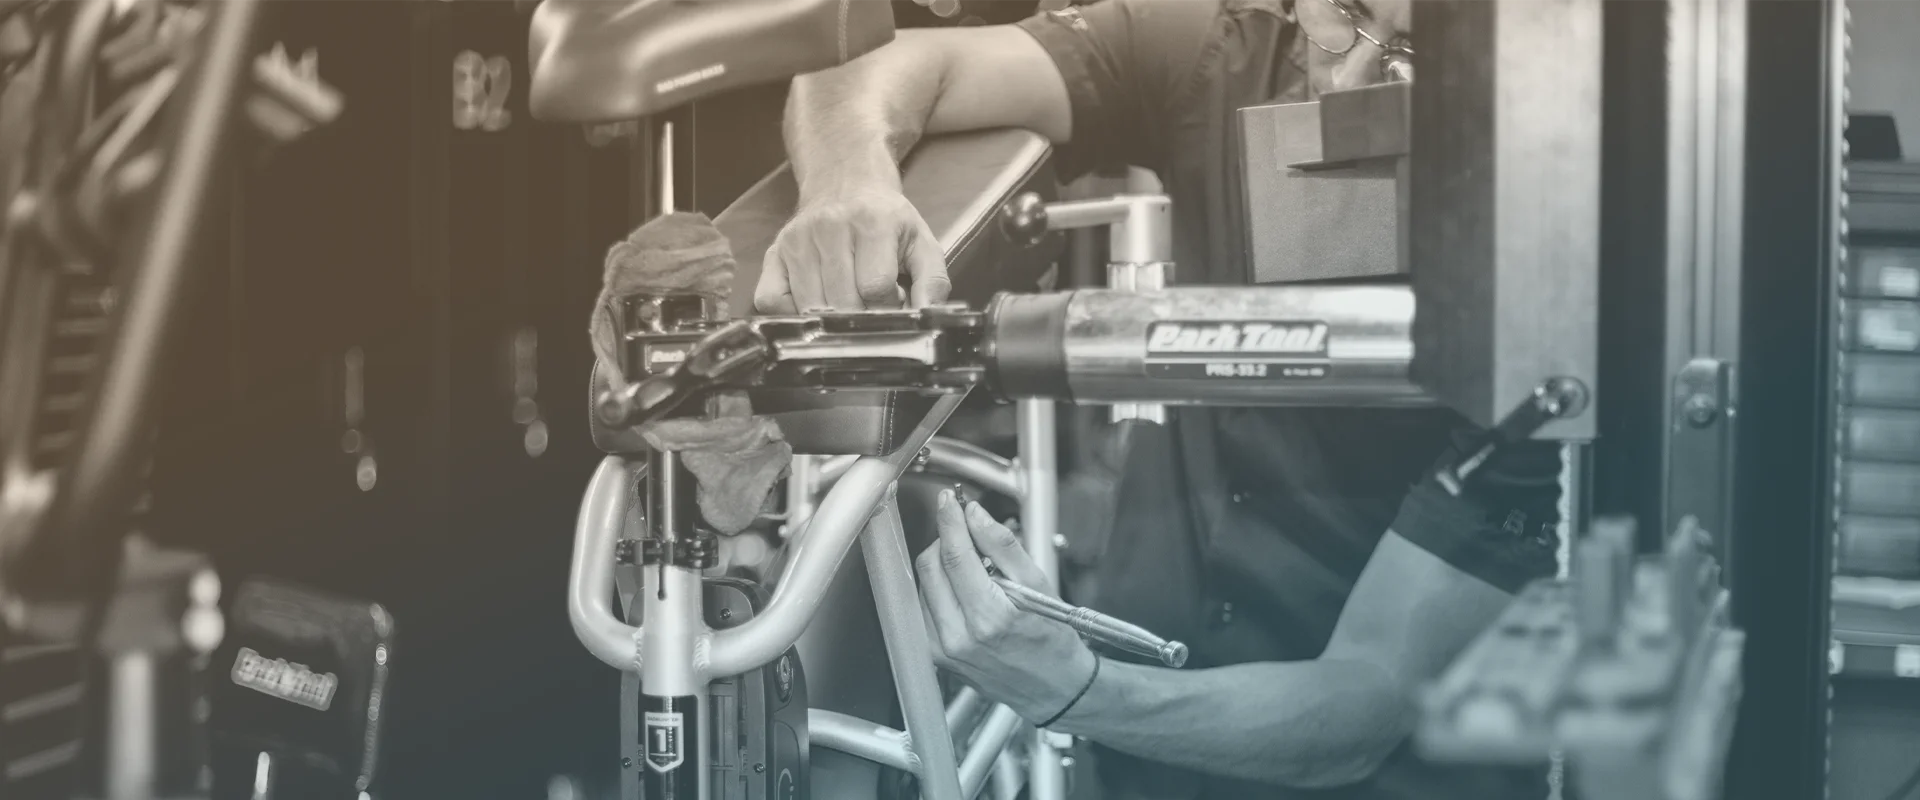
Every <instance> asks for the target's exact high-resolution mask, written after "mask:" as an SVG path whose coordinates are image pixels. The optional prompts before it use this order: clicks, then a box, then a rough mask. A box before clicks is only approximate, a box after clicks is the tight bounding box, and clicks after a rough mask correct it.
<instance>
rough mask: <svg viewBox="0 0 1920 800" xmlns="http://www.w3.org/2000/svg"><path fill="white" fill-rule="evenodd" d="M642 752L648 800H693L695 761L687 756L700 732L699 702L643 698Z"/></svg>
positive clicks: (695, 781) (683, 699) (691, 699)
mask: <svg viewBox="0 0 1920 800" xmlns="http://www.w3.org/2000/svg"><path fill="white" fill-rule="evenodd" d="M640 711H641V714H640V718H641V729H640V736H641V750H642V752H643V754H644V755H645V761H646V764H647V770H646V780H645V782H644V788H645V793H646V797H648V798H649V800H652V799H653V798H658V799H659V800H693V799H694V798H695V797H696V796H697V795H698V791H699V787H698V779H697V769H696V767H697V759H695V758H694V755H695V754H694V753H692V752H690V751H691V748H692V747H694V745H695V743H694V741H693V738H694V732H695V731H697V730H699V720H700V710H699V705H698V701H697V700H696V699H695V698H693V697H691V696H688V697H654V696H652V695H646V696H643V697H642V699H641V706H640Z"/></svg>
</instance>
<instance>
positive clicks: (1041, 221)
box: [1000, 192, 1047, 247]
mask: <svg viewBox="0 0 1920 800" xmlns="http://www.w3.org/2000/svg"><path fill="white" fill-rule="evenodd" d="M1000 229H1001V230H1002V231H1004V232H1005V233H1006V235H1007V238H1008V239H1009V240H1011V241H1013V242H1014V243H1015V244H1018V245H1020V246H1021V247H1032V246H1034V245H1036V244H1039V243H1040V240H1042V239H1045V238H1046V237H1047V204H1046V202H1045V201H1043V200H1041V199H1040V195H1037V194H1034V193H1033V192H1026V193H1024V194H1021V195H1020V196H1018V197H1015V198H1013V199H1012V200H1010V201H1008V202H1007V204H1006V205H1005V206H1002V207H1001V209H1000Z"/></svg>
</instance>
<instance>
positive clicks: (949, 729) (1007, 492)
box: [568, 159, 1172, 800]
mask: <svg viewBox="0 0 1920 800" xmlns="http://www.w3.org/2000/svg"><path fill="white" fill-rule="evenodd" d="M663 160H664V159H663ZM1017 211H1018V212H1020V213H1019V216H1018V217H1017V218H1014V219H1009V220H1007V222H1008V224H1009V225H1010V226H1012V228H1013V231H1014V232H1015V233H1016V234H1018V235H1026V236H1038V235H1041V234H1044V233H1045V232H1047V231H1058V230H1067V229H1073V228H1085V227H1096V226H1106V227H1107V228H1108V229H1109V235H1110V243H1111V263H1110V264H1109V265H1108V281H1109V283H1110V284H1111V285H1112V286H1113V287H1115V288H1122V289H1138V290H1148V289H1156V288H1160V287H1162V286H1164V285H1165V283H1166V282H1167V280H1168V278H1169V276H1170V273H1171V271H1172V263H1171V260H1172V253H1171V249H1172V248H1171V243H1170V240H1171V225H1170V219H1171V216H1170V206H1169V204H1168V202H1167V199H1166V198H1165V197H1164V196H1160V195H1122V196H1118V197H1112V198H1105V199H1098V200H1089V201H1078V202H1069V203H1059V204H1053V205H1050V206H1040V205H1038V204H1037V203H1032V202H1029V203H1027V204H1026V205H1025V207H1023V208H1021V209H1017ZM964 399H965V394H964V393H962V394H952V395H948V396H946V397H943V398H942V399H941V400H939V401H938V402H937V403H936V404H935V405H934V408H933V409H932V410H931V411H930V412H929V413H928V415H927V417H926V418H925V419H924V420H923V421H922V422H921V423H920V424H919V426H918V427H916V428H915V429H914V430H913V432H912V433H911V434H909V435H908V437H907V439H906V441H905V443H904V444H903V445H902V446H901V447H900V448H898V449H897V450H895V451H894V452H892V453H890V454H888V455H885V456H868V457H860V458H855V457H851V456H838V457H830V458H824V459H816V458H813V457H797V458H795V459H794V460H793V462H794V471H793V473H792V474H791V475H790V476H789V479H788V497H787V500H788V503H787V513H786V519H785V522H784V525H783V530H782V533H783V536H784V538H786V540H787V544H786V546H787V547H788V548H791V553H790V555H789V557H788V559H787V563H786V566H785V568H784V571H783V573H782V574H781V575H780V576H779V578H778V580H777V581H776V582H775V583H774V593H773V598H772V600H771V601H770V602H769V604H768V605H767V607H766V608H765V609H764V610H763V611H761V612H759V613H758V614H757V615H755V617H754V618H752V619H750V620H748V621H747V622H745V623H742V624H740V625H738V626H735V627H731V628H727V629H725V630H713V629H710V628H709V627H707V625H706V624H705V616H704V612H703V609H702V605H701V604H702V600H701V594H700V588H701V581H702V576H701V573H700V571H699V570H697V569H695V568H692V567H690V566H682V565H676V564H673V563H669V562H670V561H671V559H667V560H664V561H662V562H661V563H654V564H649V565H647V567H646V569H645V570H644V572H645V573H648V574H650V575H652V576H654V577H653V580H654V581H655V582H654V583H653V584H652V585H651V586H649V587H648V588H649V589H650V590H649V591H646V592H645V593H644V598H643V599H642V601H641V602H642V609H641V619H643V620H648V621H649V622H647V623H644V624H643V625H641V626H631V625H628V624H626V623H625V622H622V621H621V619H620V617H619V616H618V615H616V614H615V612H614V608H613V598H614V594H615V593H614V590H613V589H614V586H613V582H614V578H613V570H614V560H615V543H616V541H617V540H618V539H619V536H620V532H621V530H622V528H623V524H624V523H625V521H626V519H627V516H628V514H629V513H630V512H631V511H632V505H633V501H634V500H635V499H636V492H635V491H634V488H635V487H636V485H637V482H638V480H639V479H640V476H641V475H642V474H643V472H644V474H649V475H651V476H652V477H651V478H650V479H649V485H650V488H651V490H652V491H653V492H657V493H660V494H661V495H664V497H656V498H655V499H654V500H652V501H651V502H652V504H653V507H652V508H650V509H649V510H650V511H652V512H653V513H656V514H659V515H660V516H661V517H662V518H660V519H649V520H647V521H646V522H647V524H648V526H649V528H650V529H652V530H661V531H669V532H671V531H676V530H680V529H682V527H683V524H682V521H681V520H678V519H676V517H677V516H678V514H679V513H680V511H679V509H678V508H676V507H675V506H676V502H675V499H676V498H680V497H685V496H690V495H688V494H687V493H686V487H683V486H680V485H679V483H680V482H681V481H690V480H692V478H691V476H690V475H687V474H686V473H685V472H684V471H683V470H682V469H680V468H679V467H678V465H677V462H678V455H677V454H674V453H652V454H649V455H648V456H647V457H646V464H645V465H644V466H643V465H642V464H641V463H640V462H639V460H638V459H627V458H623V457H619V456H614V457H609V458H607V459H606V460H604V461H603V462H602V463H601V465H600V468H599V469H598V470H597V471H596V472H595V474H594V477H593V479H592V481H591V482H590V484H589V486H588V489H587V494H586V498H585V501H584V502H583V504H582V506H581V512H580V518H579V522H578V525H577V527H576V531H575V540H574V554H573V562H572V567H571V569H572V574H571V575H570V577H569V581H570V587H569V597H568V615H569V618H570V620H571V622H572V625H573V628H574V633H575V635H577V636H578V637H579V638H580V640H581V642H582V643H583V644H585V645H586V647H587V649H588V650H589V651H590V652H592V653H593V654H594V655H595V656H596V657H598V658H599V659H600V660H602V661H603V662H605V663H607V664H608V665H609V666H612V667H614V668H616V669H620V670H624V671H630V672H638V673H639V674H640V676H641V682H642V684H643V685H645V686H647V692H646V697H647V698H648V702H649V703H650V704H651V705H648V706H647V707H646V708H647V709H648V713H649V714H650V715H651V714H659V715H661V717H660V718H661V719H663V720H670V722H663V723H662V724H671V725H672V726H674V728H673V729H672V730H674V731H678V732H677V733H672V734H669V735H672V736H677V737H681V738H682V739H684V740H685V741H691V742H696V743H698V742H704V741H706V739H705V736H706V731H705V729H704V725H706V724H708V723H707V722H706V721H705V720H704V717H703V714H702V709H703V708H704V706H705V705H706V703H707V699H706V695H707V685H708V683H709V682H710V681H712V680H714V679H716V678H722V677H728V676H732V675H737V674H742V673H745V672H747V671H749V670H753V669H757V668H759V667H761V666H763V665H765V664H767V663H769V662H771V661H773V660H774V659H776V658H779V657H780V655H781V654H782V653H784V652H785V651H786V650H787V649H788V648H789V647H791V646H793V644H794V643H795V641H797V640H798V639H799V637H800V635H801V633H802V632H804V631H805V629H806V627H807V625H808V624H809V623H810V622H811V618H812V614H813V612H814V611H815V610H816V609H817V608H818V607H819V606H820V603H821V601H822V599H823V597H824V595H825V594H826V591H827V588H828V587H829V585H830V584H831V583H832V580H833V577H834V575H835V574H837V572H838V570H839V567H840V565H841V562H842V561H843V560H844V559H845V557H846V554H847V552H848V549H849V548H850V547H851V546H852V544H853V539H854V537H855V536H859V537H860V541H861V546H862V553H863V555H864V557H865V558H864V560H865V563H866V566H867V571H868V578H869V583H870V584H871V587H872V591H873V594H874V603H875V609H876V611H877V612H878V615H879V618H880V624H881V629H882V634H883V637H884V639H885V641H886V647H887V658H888V662H889V664H890V666H891V668H892V671H893V677H894V685H895V688H896V690H897V692H898V696H899V701H900V706H901V710H902V715H903V719H904V721H905V723H906V724H905V728H906V730H904V731H901V730H895V729H893V728H891V727H889V726H885V725H879V724H877V723H873V722H869V721H867V720H862V719H858V718H855V717H851V716H848V715H845V714H840V713H835V712H830V711H825V710H820V709H810V710H809V713H808V717H807V726H808V732H809V739H810V741H811V743H812V744H817V745H820V746H824V747H828V748H831V749H835V750H840V751H843V752H846V753H848V754H851V755H854V756H857V757H860V758H865V759H867V760H870V761H873V762H876V763H879V764H881V765H884V766H889V767H893V768H896V769H899V770H902V771H905V772H908V773H910V774H913V775H915V776H916V777H918V778H919V780H920V790H921V795H922V797H924V798H926V799H927V800H973V798H975V797H978V796H979V795H980V793H981V791H982V790H983V789H984V788H985V787H986V786H987V784H988V781H989V780H991V781H992V783H993V785H994V786H995V794H996V795H997V796H998V797H999V798H1002V800H1012V798H1013V796H1014V795H1015V793H1017V792H1018V790H1019V788H1020V784H1021V783H1023V782H1024V783H1026V784H1028V786H1029V788H1030V796H1031V797H1032V798H1033V800H1064V798H1065V796H1066V770H1065V762H1064V761H1063V759H1062V754H1061V751H1062V750H1065V749H1066V748H1067V747H1069V746H1070V745H1071V739H1070V738H1068V737H1062V736H1058V735H1056V734H1051V733H1049V732H1046V731H1035V730H1031V727H1030V726H1029V725H1027V724H1026V723H1025V721H1024V720H1022V719H1021V718H1020V717H1019V716H1018V715H1017V714H1015V713H1014V712H1013V711H1012V710H1011V709H1009V708H1007V707H1005V706H1003V705H999V704H991V707H989V704H988V703H986V702H985V701H984V699H983V698H981V697H980V696H979V695H978V694H977V693H975V692H973V691H972V690H971V689H968V690H963V691H961V692H960V693H959V694H958V696H957V697H955V699H954V701H953V703H952V704H951V705H944V704H943V702H942V699H941V696H940V691H939V686H938V683H937V680H936V675H935V673H934V669H933V658H932V648H931V644H930V642H929V639H928V631H927V630H926V623H925V618H924V616H923V615H922V614H921V613H919V612H920V609H921V606H920V598H919V592H918V589H917V587H916V585H915V583H914V576H913V572H912V570H913V566H912V557H911V555H910V554H909V553H908V552H907V547H906V539H905V536H904V533H903V531H902V529H901V523H900V517H899V511H898V509H897V508H896V507H895V505H894V502H893V486H894V482H895V481H897V480H898V479H899V478H900V476H901V475H903V474H904V473H905V472H906V471H907V470H908V469H911V468H914V467H916V466H923V467H926V468H930V469H933V470H936V471H940V472H945V473H949V474H952V475H954V476H956V477H960V478H963V479H966V480H969V481H971V482H974V483H977V484H979V485H980V486H982V487H984V488H986V489H988V490H990V491H993V492H995V493H997V494H1000V495H1003V496H1005V497H1007V498H1009V499H1013V500H1016V501H1018V502H1019V503H1020V508H1021V512H1020V513H1021V525H1020V531H1021V536H1022V539H1023V542H1024V544H1025V546H1026V549H1027V552H1028V554H1029V555H1030V556H1031V557H1032V558H1033V559H1034V561H1035V562H1036V564H1037V565H1038V566H1039V567H1040V569H1041V571H1042V572H1043V573H1044V574H1046V575H1047V576H1048V579H1049V581H1050V582H1051V583H1052V585H1050V586H1047V587H1044V588H1045V589H1047V590H1048V591H1050V592H1053V593H1056V594H1057V593H1058V591H1059V586H1058V583H1059V574H1058V572H1059V563H1058V562H1059V560H1058V556H1057V554H1056V552H1055V547H1056V541H1057V537H1058V532H1059V500H1058V497H1059V494H1058V492H1059V487H1058V454H1057V443H1056V440H1055V432H1056V426H1057V419H1056V406H1055V404H1054V401H1052V400H1043V399H1030V400H1020V401H1017V409H1016V410H1017V414H1018V423H1017V427H1018V441H1019V458H1018V459H1017V460H1014V461H1007V460H1006V459H1003V458H1000V457H999V456H997V455H995V454H993V453H991V452H988V451H986V450H984V449H982V448H978V447H975V446H972V445H969V444H966V443H963V442H959V441H955V440H949V439H940V438H936V437H935V436H934V434H935V432H936V431H938V430H939V428H940V427H941V426H942V425H944V424H945V423H946V421H947V419H948V418H949V417H950V416H951V415H952V414H953V412H954V410H955V409H957V408H958V407H959V404H960V403H961V401H962V400H964ZM1112 416H1113V418H1114V420H1115V421H1119V420H1124V419H1146V420H1151V421H1161V420H1163V419H1164V411H1163V410H1162V409H1160V408H1159V407H1157V406H1152V405H1146V404H1124V405H1117V406H1114V407H1113V409H1112ZM823 487H830V488H825V491H824V496H823V497H822V496H821V491H822V489H823ZM816 498H819V499H818V501H817V502H816ZM654 705H659V706H661V708H662V710H659V711H656V710H654ZM689 717H690V718H691V723H692V724H691V725H687V724H686V720H687V719H688V718H689ZM983 717H984V719H982V718H983ZM682 726H684V727H682ZM1023 733H1024V736H1025V743H1024V748H1025V750H1026V752H1027V755H1028V759H1027V767H1026V774H1025V775H1024V776H1022V775H1020V774H1019V769H1018V767H1017V765H1015V764H1014V763H1013V761H1012V760H1011V759H1009V758H1007V757H1006V756H1008V755H1010V753H1011V752H1013V751H1012V748H1014V747H1016V746H1018V745H1017V743H1016V741H1015V740H1016V739H1017V738H1021V737H1022V736H1023ZM956 734H959V741H962V742H964V748H965V751H964V753H963V754H956V753H955V752H954V744H955V742H956V738H955V735H956ZM687 749H689V748H686V747H685V746H679V747H676V748H675V751H676V754H675V756H674V759H673V760H672V762H671V766H670V767H669V768H668V770H672V771H673V772H678V771H679V769H680V767H681V764H682V762H683V760H684V759H686V758H687V756H686V755H685V751H686V750H687ZM690 749H691V750H692V751H693V755H692V758H693V759H695V763H694V764H693V765H692V766H693V770H692V774H693V776H694V777H693V779H692V781H691V784H692V785H691V786H687V785H685V784H683V783H681V782H680V781H679V780H677V779H676V778H675V777H672V776H671V775H670V774H669V772H668V770H662V771H661V773H660V774H659V775H655V776H650V779H651V780H652V781H653V783H652V784H651V785H652V786H653V787H654V788H655V789H656V790H657V791H656V792H655V793H657V794H661V795H665V796H667V797H672V798H682V797H689V798H697V799H698V800H707V798H708V795H709V787H708V782H709V777H708V771H707V770H706V768H705V765H704V763H702V762H703V760H704V759H705V757H706V753H705V750H704V746H701V745H695V746H693V747H691V748H690Z"/></svg>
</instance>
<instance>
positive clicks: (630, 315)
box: [597, 295, 991, 427]
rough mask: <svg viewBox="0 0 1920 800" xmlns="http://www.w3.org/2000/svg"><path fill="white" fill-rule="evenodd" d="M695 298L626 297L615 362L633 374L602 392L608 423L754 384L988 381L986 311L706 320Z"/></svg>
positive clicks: (932, 387)
mask: <svg viewBox="0 0 1920 800" xmlns="http://www.w3.org/2000/svg"><path fill="white" fill-rule="evenodd" d="M711 302H712V301H711V300H710V299H707V298H703V297H699V296H695V295H643V296H638V297H634V298H631V299H629V300H627V301H626V302H625V303H624V307H623V309H622V311H623V313H624V314H625V315H626V317H627V319H626V323H627V324H626V326H625V330H626V331H627V333H626V334H625V336H624V341H623V343H622V344H623V347H624V352H623V353H622V354H621V360H622V362H623V366H624V367H625V368H626V372H627V374H628V375H637V376H640V378H639V379H638V380H634V381H632V382H630V383H628V384H627V385H626V386H622V387H615V388H614V389H612V390H610V391H608V392H605V393H603V394H602V395H601V397H600V398H599V402H598V408H597V413H598V414H599V415H600V419H601V421H602V422H604V423H606V424H607V425H611V426H616V427H628V426H637V425H644V424H646V423H649V422H653V421H655V420H659V419H663V418H667V417H670V416H674V415H676V414H677V413H679V412H681V411H682V409H684V408H685V407H686V404H687V403H688V402H689V401H692V400H699V399H705V398H706V397H709V396H711V395H713V394H714V393H716V392H722V391H738V390H747V389H757V388H782V389H818V390H820V391H831V390H834V389H855V388H857V389H876V388H879V389H897V390H914V391H921V392H927V393H933V394H948V393H953V392H959V391H964V390H966V389H969V388H972V387H974V386H976V385H979V384H981V383H982V382H984V381H985V379H986V375H987V366H986V365H987V358H986V351H987V350H988V345H987V335H986V332H987V327H988V326H987V315H988V314H989V313H991V312H979V311H969V310H967V309H966V307H965V306H957V305H948V306H934V307H928V308H922V309H915V310H903V311H835V312H823V313H817V314H800V315H791V316H774V317H754V318H751V319H743V320H734V321H730V322H711V321H709V320H710V319H711V317H712V316H713V315H712V314H711V311H712V309H711V308H710V307H708V306H707V305H705V304H708V303H711Z"/></svg>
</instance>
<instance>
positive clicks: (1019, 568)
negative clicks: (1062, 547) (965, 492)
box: [966, 503, 1053, 594]
mask: <svg viewBox="0 0 1920 800" xmlns="http://www.w3.org/2000/svg"><path fill="white" fill-rule="evenodd" d="M966 513H967V530H968V531H970V532H971V533H972V534H973V545H974V547H977V548H979V550H980V554H981V555H984V556H986V557H987V558H990V559H993V565H994V566H995V567H998V568H1000V571H1001V572H1002V573H1005V574H1006V576H1007V577H1008V578H1010V579H1012V580H1014V581H1015V582H1017V583H1020V584H1021V585H1024V586H1026V587H1027V588H1030V589H1039V590H1040V591H1043V592H1048V593H1049V594H1051V593H1052V588H1053V587H1052V586H1051V585H1050V584H1051V583H1052V581H1049V580H1047V576H1046V574H1045V573H1043V572H1041V571H1040V565H1038V564H1035V563H1033V557H1032V556H1029V555H1027V549H1026V548H1025V547H1023V546H1022V545H1021V544H1020V537H1018V536H1015V535H1014V533H1013V531H1012V530H1010V529H1008V528H1007V526H1005V525H1002V524H1000V522H999V521H998V520H995V519H994V518H993V515H992V514H989V513H987V510H986V509H985V508H982V507H981V506H980V504H979V503H968V504H967V508H966Z"/></svg>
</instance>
